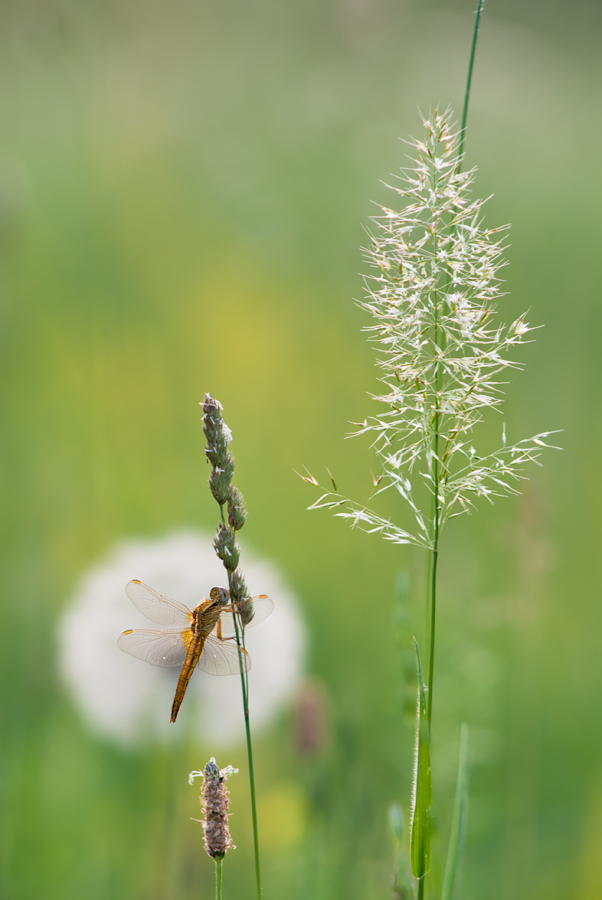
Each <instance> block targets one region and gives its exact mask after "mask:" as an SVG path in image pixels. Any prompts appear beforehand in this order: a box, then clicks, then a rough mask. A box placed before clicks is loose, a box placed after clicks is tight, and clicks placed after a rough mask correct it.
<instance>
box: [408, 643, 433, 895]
mask: <svg viewBox="0 0 602 900" xmlns="http://www.w3.org/2000/svg"><path fill="white" fill-rule="evenodd" d="M414 646H415V648H416V662H417V667H418V701H417V704H416V707H417V708H416V743H415V749H414V784H413V791H412V807H411V824H410V830H411V834H410V857H411V861H412V873H413V875H414V877H415V878H418V879H420V878H424V876H425V875H426V874H427V872H428V871H429V869H430V867H431V753H430V735H429V726H428V719H427V713H426V687H425V684H424V678H423V677H422V662H421V659H420V650H419V649H418V642H417V640H416V638H414Z"/></svg>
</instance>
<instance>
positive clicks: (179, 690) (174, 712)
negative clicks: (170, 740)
mask: <svg viewBox="0 0 602 900" xmlns="http://www.w3.org/2000/svg"><path fill="white" fill-rule="evenodd" d="M205 640H206V635H205V634H203V633H201V634H195V635H194V638H193V640H192V641H191V642H190V646H189V648H188V653H187V654H186V659H185V661H184V665H183V666H182V671H181V672H180V677H179V678H178V686H177V687H176V695H175V697H174V700H173V704H172V707H171V718H170V720H169V721H170V722H175V721H176V719H177V717H178V711H179V709H180V706H181V705H182V700H183V699H184V694H185V693H186V688H187V687H188V682H189V681H190V677H191V675H192V673H193V672H194V670H195V668H196V664H197V663H198V661H199V659H200V658H201V653H202V652H203V647H204V646H205Z"/></svg>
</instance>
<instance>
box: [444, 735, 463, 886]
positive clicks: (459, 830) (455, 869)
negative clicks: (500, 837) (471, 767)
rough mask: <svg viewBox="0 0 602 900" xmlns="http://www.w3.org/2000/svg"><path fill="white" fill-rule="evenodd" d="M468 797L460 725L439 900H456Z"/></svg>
mask: <svg viewBox="0 0 602 900" xmlns="http://www.w3.org/2000/svg"><path fill="white" fill-rule="evenodd" d="M467 797H468V726H467V725H466V724H463V725H462V729H461V731H460V760H459V763H458V781H457V783H456V799H455V801H454V815H453V819H452V825H451V833H450V836H449V849H448V851H447V862H446V864H445V876H444V879H443V894H442V895H441V900H457V898H458V886H459V881H460V879H459V874H460V864H461V861H462V850H463V846H464V829H465V820H466V803H467Z"/></svg>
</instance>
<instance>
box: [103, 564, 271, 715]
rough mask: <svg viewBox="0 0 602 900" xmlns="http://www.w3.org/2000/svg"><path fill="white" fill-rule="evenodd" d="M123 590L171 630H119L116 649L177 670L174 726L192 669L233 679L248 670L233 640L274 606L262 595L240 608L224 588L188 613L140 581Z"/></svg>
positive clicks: (212, 592)
mask: <svg viewBox="0 0 602 900" xmlns="http://www.w3.org/2000/svg"><path fill="white" fill-rule="evenodd" d="M125 592H126V594H127V595H128V597H129V598H130V600H131V601H132V603H133V604H134V606H135V607H136V609H138V610H139V611H140V612H141V613H143V614H144V615H145V616H146V617H147V619H150V620H151V622H157V624H159V625H167V626H170V627H168V628H164V629H163V630H162V631H150V630H146V629H136V630H132V629H130V630H129V631H124V632H123V634H122V635H121V636H120V637H119V639H118V641H117V646H118V647H119V648H120V649H121V650H124V651H125V652H126V653H129V654H130V656H135V657H137V659H142V660H144V662H147V663H150V664H151V665H153V666H182V671H181V673H180V678H179V679H178V686H177V688H176V694H175V697H174V701H173V705H172V708H171V718H170V722H175V721H176V718H177V716H178V711H179V709H180V706H181V705H182V700H183V699H184V694H185V693H186V688H187V687H188V682H189V681H190V677H191V675H192V673H193V672H194V670H195V668H196V667H197V665H198V667H199V668H200V669H202V670H203V671H204V672H209V674H210V675H234V674H236V673H240V671H241V668H242V671H243V672H248V671H249V669H250V668H251V658H250V656H249V654H248V653H247V652H246V650H244V649H243V647H241V646H239V644H238V642H237V635H238V636H242V634H243V626H245V627H250V626H251V625H258V624H259V622H263V620H264V619H266V618H267V617H268V616H269V615H270V613H271V612H272V610H273V609H274V602H273V600H272V599H271V597H268V596H267V594H259V595H258V596H257V597H249V598H247V599H245V600H244V601H243V602H242V604H240V605H239V606H234V605H233V604H232V603H231V602H230V593H229V591H228V589H227V588H223V587H213V588H211V590H210V591H209V598H208V599H204V600H202V601H201V602H200V603H199V605H198V606H196V607H195V608H194V609H189V608H188V607H187V606H185V605H184V604H183V603H179V602H178V601H177V600H171V599H170V598H169V597H164V596H163V595H162V594H159V593H158V592H157V591H155V590H153V588H151V587H149V586H148V585H147V584H144V583H143V582H142V581H138V580H136V579H134V580H133V581H130V582H128V584H127V585H126V588H125Z"/></svg>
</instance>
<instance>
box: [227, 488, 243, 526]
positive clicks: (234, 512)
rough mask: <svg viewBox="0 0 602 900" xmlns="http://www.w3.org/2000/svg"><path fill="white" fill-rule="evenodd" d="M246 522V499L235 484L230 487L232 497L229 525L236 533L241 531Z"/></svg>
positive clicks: (229, 499)
mask: <svg viewBox="0 0 602 900" xmlns="http://www.w3.org/2000/svg"><path fill="white" fill-rule="evenodd" d="M246 521H247V511H246V509H245V499H244V497H243V495H242V494H241V492H240V491H239V490H238V488H237V487H236V485H234V484H233V485H231V487H230V496H229V497H228V525H229V526H230V528H232V529H234V531H240V529H241V528H242V526H243V525H244V524H245V522H246Z"/></svg>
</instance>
